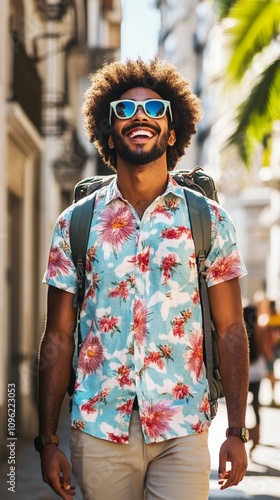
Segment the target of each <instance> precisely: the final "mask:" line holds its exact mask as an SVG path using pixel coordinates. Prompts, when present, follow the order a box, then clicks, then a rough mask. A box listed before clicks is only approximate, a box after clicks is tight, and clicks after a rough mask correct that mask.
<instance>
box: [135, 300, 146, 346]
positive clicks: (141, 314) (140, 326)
mask: <svg viewBox="0 0 280 500" xmlns="http://www.w3.org/2000/svg"><path fill="white" fill-rule="evenodd" d="M147 318H148V311H147V306H146V302H145V301H144V300H141V299H135V301H134V323H133V332H134V339H135V342H137V344H143V343H144V342H145V339H146V335H147Z"/></svg>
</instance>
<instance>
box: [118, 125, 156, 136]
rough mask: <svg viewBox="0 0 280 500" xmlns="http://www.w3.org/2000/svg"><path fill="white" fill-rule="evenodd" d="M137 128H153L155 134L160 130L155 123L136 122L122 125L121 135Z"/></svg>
mask: <svg viewBox="0 0 280 500" xmlns="http://www.w3.org/2000/svg"><path fill="white" fill-rule="evenodd" d="M137 128H142V129H147V130H153V131H154V132H156V134H158V133H159V132H160V128H159V127H157V126H156V125H152V124H151V125H144V124H141V123H137V124H132V125H127V126H126V127H124V128H123V131H122V135H124V134H128V133H129V132H131V131H132V130H134V129H137Z"/></svg>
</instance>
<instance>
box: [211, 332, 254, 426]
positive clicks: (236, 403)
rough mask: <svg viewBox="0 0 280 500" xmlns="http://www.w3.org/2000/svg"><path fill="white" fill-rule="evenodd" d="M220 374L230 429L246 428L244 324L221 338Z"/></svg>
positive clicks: (245, 337)
mask: <svg viewBox="0 0 280 500" xmlns="http://www.w3.org/2000/svg"><path fill="white" fill-rule="evenodd" d="M218 345H219V358H220V373H221V377H222V383H223V388H224V393H225V399H226V405H227V413H228V424H229V427H232V426H233V427H234V426H237V427H244V425H245V415H246V407H247V394H248V384H249V355H248V352H249V351H248V339H247V334H246V332H245V330H244V326H243V324H242V323H236V324H233V325H232V326H231V327H230V328H229V329H228V331H227V332H226V333H225V334H224V335H223V336H220V337H219V344H218Z"/></svg>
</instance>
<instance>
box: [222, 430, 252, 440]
mask: <svg viewBox="0 0 280 500" xmlns="http://www.w3.org/2000/svg"><path fill="white" fill-rule="evenodd" d="M229 436H236V437H239V438H240V439H242V441H243V443H247V441H249V429H247V428H246V427H228V429H227V430H226V437H229Z"/></svg>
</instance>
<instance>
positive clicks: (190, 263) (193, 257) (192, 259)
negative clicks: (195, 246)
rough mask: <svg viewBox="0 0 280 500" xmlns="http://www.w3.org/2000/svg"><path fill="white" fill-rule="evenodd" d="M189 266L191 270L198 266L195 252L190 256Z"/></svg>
mask: <svg viewBox="0 0 280 500" xmlns="http://www.w3.org/2000/svg"><path fill="white" fill-rule="evenodd" d="M188 266H189V268H190V269H193V268H194V267H195V266H196V256H195V252H193V253H192V254H191V255H190V258H189V260H188Z"/></svg>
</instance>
